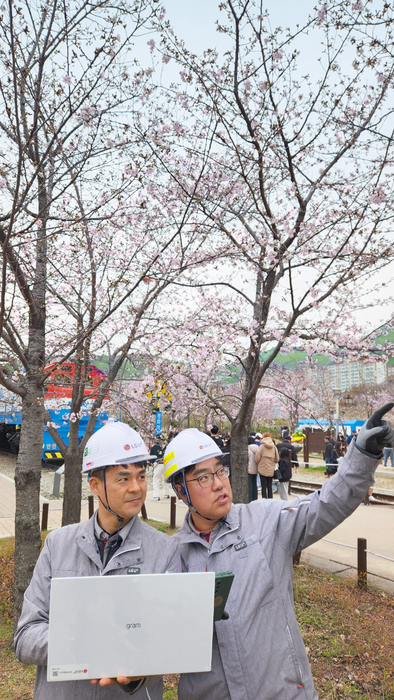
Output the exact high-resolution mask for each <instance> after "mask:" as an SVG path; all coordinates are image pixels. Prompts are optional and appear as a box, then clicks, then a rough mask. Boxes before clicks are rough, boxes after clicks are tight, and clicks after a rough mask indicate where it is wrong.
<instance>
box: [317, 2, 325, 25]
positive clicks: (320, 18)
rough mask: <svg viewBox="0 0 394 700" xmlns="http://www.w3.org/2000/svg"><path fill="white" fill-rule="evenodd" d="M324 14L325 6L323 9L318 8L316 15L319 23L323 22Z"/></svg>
mask: <svg viewBox="0 0 394 700" xmlns="http://www.w3.org/2000/svg"><path fill="white" fill-rule="evenodd" d="M326 12H327V8H326V5H323V7H321V8H320V10H319V12H318V15H317V16H318V19H319V21H320V22H324V20H325V18H326Z"/></svg>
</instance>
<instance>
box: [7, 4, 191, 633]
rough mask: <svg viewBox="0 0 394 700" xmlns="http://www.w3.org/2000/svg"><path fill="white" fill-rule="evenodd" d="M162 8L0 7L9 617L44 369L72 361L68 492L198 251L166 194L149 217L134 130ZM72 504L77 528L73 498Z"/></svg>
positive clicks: (30, 530) (32, 547) (36, 475)
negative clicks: (15, 451) (124, 372)
mask: <svg viewBox="0 0 394 700" xmlns="http://www.w3.org/2000/svg"><path fill="white" fill-rule="evenodd" d="M155 12H156V5H153V9H152V7H151V3H150V2H148V0H138V2H135V3H129V4H127V3H122V2H119V3H116V4H115V5H114V4H112V3H108V2H107V1H106V0H104V1H103V2H99V3H95V4H93V5H92V4H90V3H85V2H83V3H80V4H79V5H78V7H76V6H75V7H74V6H65V5H64V3H63V4H59V3H58V2H53V3H51V4H49V5H48V4H47V5H40V4H39V3H35V2H34V1H33V2H23V3H21V6H20V7H19V6H18V7H16V6H14V5H13V4H12V3H9V4H8V5H7V6H3V7H2V8H1V23H0V66H1V68H0V87H1V89H0V130H1V133H2V142H1V143H2V146H1V149H0V188H1V199H0V243H1V246H2V266H1V288H0V339H1V340H0V343H1V349H2V357H1V363H0V383H1V384H2V385H3V386H4V387H6V388H7V389H8V390H10V391H12V392H14V393H15V394H17V395H18V396H19V397H20V399H21V404H22V415H23V418H22V431H21V442H20V450H19V455H18V460H17V466H16V474H15V482H16V546H15V589H14V593H15V596H14V598H15V621H17V619H18V613H19V610H20V605H21V600H22V595H23V592H24V590H25V588H26V586H27V584H28V582H29V579H30V576H31V573H32V569H33V566H34V563H35V560H36V558H37V556H38V552H39V548H40V532H39V483H40V472H41V451H42V428H43V422H44V420H47V419H48V417H45V413H44V406H43V398H44V387H45V382H46V380H47V373H46V372H45V366H46V364H47V363H49V362H51V361H56V362H57V363H58V365H61V364H62V363H63V362H64V361H66V360H68V359H71V360H73V361H74V362H75V366H76V381H75V383H74V386H73V397H72V405H71V413H72V415H73V416H74V418H75V421H72V422H71V428H70V443H69V446H68V447H66V446H65V445H64V444H62V441H61V438H60V436H59V435H58V434H57V432H56V427H55V426H54V425H52V426H50V428H51V431H52V433H53V435H54V436H55V439H56V440H57V442H58V444H60V445H61V447H62V450H64V452H65V458H66V469H67V475H68V476H67V492H68V494H71V493H72V491H73V484H74V485H75V484H77V483H79V488H80V476H79V469H80V457H81V450H82V449H83V446H84V443H85V442H86V440H87V439H88V437H89V435H90V434H91V432H92V430H93V429H94V422H95V416H96V413H97V411H98V410H99V409H100V405H101V404H102V402H103V399H104V397H105V395H106V392H107V390H108V387H109V386H110V383H111V381H113V379H114V377H115V376H116V372H117V370H118V368H119V366H120V365H121V363H122V361H123V359H124V357H125V356H126V355H127V352H128V350H129V348H130V346H131V344H132V343H135V342H137V341H138V334H139V333H141V332H142V328H141V327H140V323H141V320H142V319H145V317H147V316H148V314H149V313H151V314H152V315H154V309H155V304H156V300H157V298H158V297H159V294H160V293H161V292H163V291H164V290H165V289H166V287H167V285H168V283H169V281H170V279H171V274H175V270H177V271H178V272H179V269H180V268H182V265H183V264H184V260H185V255H187V253H188V252H189V250H191V249H193V253H195V246H194V248H193V236H192V235H190V236H189V238H188V240H187V241H186V243H184V242H183V241H182V242H181V241H180V230H181V229H182V227H183V226H184V225H186V222H187V221H188V214H187V211H185V206H184V202H182V203H181V206H180V209H178V210H177V212H176V215H177V216H178V214H179V216H180V218H181V220H179V221H177V223H178V226H175V228H174V226H173V224H174V216H175V214H174V212H170V211H169V208H170V204H169V200H168V198H167V200H166V202H167V208H165V207H164V209H163V219H162V221H161V222H158V219H157V216H154V211H153V210H152V208H150V206H149V204H150V201H151V200H152V197H151V192H150V190H149V183H152V181H154V180H155V179H156V178H155V176H154V175H153V174H152V178H151V180H150V179H149V177H147V178H146V179H145V180H144V174H146V173H148V172H151V171H150V167H151V166H150V163H149V153H147V152H144V151H143V149H141V144H140V143H138V140H137V138H136V134H135V133H133V129H132V114H133V110H137V109H139V107H140V106H141V104H143V103H144V100H146V94H147V92H148V89H149V88H148V87H147V77H148V76H149V71H148V72H145V71H143V70H141V69H140V68H139V67H138V66H135V65H134V64H133V60H134V59H133V54H132V50H133V42H134V41H137V40H138V37H139V33H140V32H141V33H143V34H144V44H145V42H146V28H148V27H149V23H150V21H151V19H152V16H153V14H154V13H155ZM161 184H162V192H163V193H164V182H163V181H162V183H161ZM155 204H156V205H157V204H158V201H157V199H156V202H155ZM162 204H163V201H161V202H160V205H162ZM180 210H181V213H180ZM164 217H166V218H164ZM155 275H156V276H155ZM150 322H151V323H154V319H153V320H152V319H150ZM147 323H148V321H147ZM119 329H121V330H120V334H119ZM115 332H118V336H117V338H116V339H114V340H113V342H112V352H111V367H110V370H109V372H108V377H107V380H106V382H103V384H102V386H101V387H100V391H99V392H98V394H97V396H96V398H95V402H94V404H93V407H92V411H91V420H90V421H89V424H88V430H87V432H86V435H85V437H84V440H83V442H82V444H81V445H78V415H79V413H80V410H81V409H82V407H83V401H84V386H85V383H86V380H87V374H88V365H89V363H90V361H91V352H92V349H93V348H94V349H101V348H102V347H103V345H104V344H105V343H108V341H109V339H110V338H111V337H112V338H114V334H115ZM77 473H78V476H77ZM76 494H77V496H78V490H77V491H76ZM67 500H68V501H69V504H70V512H69V513H68V514H67V512H66V516H65V517H66V520H67V521H68V522H69V521H72V520H74V519H75V517H76V516H75V498H74V501H73V500H72V498H71V497H70V498H68V499H67V497H66V503H67Z"/></svg>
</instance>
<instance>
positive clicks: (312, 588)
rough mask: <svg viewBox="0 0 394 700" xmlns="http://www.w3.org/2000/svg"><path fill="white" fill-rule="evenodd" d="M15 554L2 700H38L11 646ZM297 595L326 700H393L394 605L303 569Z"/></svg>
mask: <svg viewBox="0 0 394 700" xmlns="http://www.w3.org/2000/svg"><path fill="white" fill-rule="evenodd" d="M149 524H152V525H153V527H157V528H158V529H162V528H163V531H164V532H169V533H170V534H173V532H174V531H172V530H171V528H170V527H169V526H168V525H167V526H163V523H158V522H155V521H149ZM13 549H14V541H13V539H12V538H7V539H6V538H4V539H1V540H0V566H1V567H2V569H1V571H2V576H1V581H0V700H31V698H32V697H33V685H34V675H35V667H34V666H24V665H22V664H20V663H19V662H18V661H17V660H16V659H15V657H14V655H13V652H12V647H11V639H12V622H11V620H12V580H13ZM294 594H295V607H296V615H297V619H298V621H299V624H300V627H301V632H302V635H303V638H304V642H305V646H306V648H307V652H308V656H309V661H310V663H311V667H312V673H313V677H314V681H315V685H316V690H317V694H318V696H319V698H320V700H393V699H394V671H393V663H392V659H393V658H394V635H393V632H392V630H393V629H394V599H393V598H391V597H390V596H389V595H388V594H386V593H383V592H381V591H378V590H376V589H373V588H371V587H369V588H367V589H366V590H359V589H358V587H357V586H356V585H355V584H354V583H353V582H351V581H349V582H346V581H343V580H342V579H339V578H337V577H335V576H332V575H331V574H327V573H324V572H321V571H319V570H318V569H313V568H311V567H308V566H304V565H302V564H301V565H299V566H297V567H296V568H295V572H294ZM177 684H178V676H176V675H171V676H166V677H165V678H164V694H163V700H177V697H178V694H177Z"/></svg>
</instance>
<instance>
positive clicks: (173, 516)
mask: <svg viewBox="0 0 394 700" xmlns="http://www.w3.org/2000/svg"><path fill="white" fill-rule="evenodd" d="M170 526H171V527H172V528H175V527H176V497H175V496H171V506H170Z"/></svg>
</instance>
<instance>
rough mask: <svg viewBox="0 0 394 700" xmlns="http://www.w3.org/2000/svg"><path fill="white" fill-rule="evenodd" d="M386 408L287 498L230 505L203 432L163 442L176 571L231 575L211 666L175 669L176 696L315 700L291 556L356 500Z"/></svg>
mask: <svg viewBox="0 0 394 700" xmlns="http://www.w3.org/2000/svg"><path fill="white" fill-rule="evenodd" d="M393 406H394V403H390V404H386V405H385V406H383V407H382V408H381V409H379V410H378V411H376V412H375V413H374V414H373V416H371V418H369V419H368V421H367V422H366V424H365V425H364V426H363V428H362V429H361V430H360V432H359V434H358V436H357V441H355V440H354V441H353V442H352V443H351V445H349V449H348V451H347V453H346V456H345V457H344V459H343V461H342V463H341V465H340V467H339V468H338V472H337V474H336V475H335V476H334V477H333V478H332V479H330V480H329V481H328V482H327V483H325V484H324V486H323V487H322V488H321V489H320V490H319V491H316V492H315V493H313V494H312V495H311V496H306V497H302V498H297V499H295V500H294V501H279V500H273V499H260V500H257V501H252V502H251V503H249V504H243V503H238V504H236V505H234V504H232V492H231V486H230V480H229V478H228V477H229V469H228V467H226V466H223V464H222V457H223V454H222V453H221V451H220V449H219V448H218V446H217V445H216V443H215V442H214V441H213V440H212V439H211V438H210V437H209V436H207V435H205V434H204V433H201V432H200V431H198V430H196V429H194V428H191V429H187V430H183V431H182V432H181V433H180V434H179V435H178V436H177V437H176V438H175V439H174V440H172V441H171V442H170V443H169V444H168V446H167V448H166V451H165V455H164V466H165V479H166V481H167V482H169V483H171V484H172V486H173V488H174V490H175V491H176V493H177V495H178V497H179V498H180V499H181V500H182V501H183V502H184V503H186V505H187V506H188V508H189V512H188V513H187V515H186V518H185V522H184V524H183V526H182V527H181V529H180V530H179V531H178V532H177V534H176V535H175V536H174V540H177V541H178V546H179V549H180V553H181V559H182V567H183V569H184V570H185V571H215V572H217V573H220V572H226V571H232V572H233V573H234V583H233V586H232V588H231V590H230V594H229V597H228V600H227V603H226V612H227V614H228V616H229V617H228V619H222V620H220V621H219V622H216V623H215V626H214V634H213V650H212V670H211V671H210V672H208V673H194V674H193V673H190V674H184V675H182V676H181V680H180V683H179V689H178V697H179V700H208V699H211V698H214V699H215V700H257V698H262V699H263V698H264V700H279V699H280V700H282V699H283V700H317V695H316V691H315V689H314V685H313V679H312V674H311V669H310V666H309V662H308V657H307V654H306V651H305V647H304V644H303V641H302V637H301V633H300V630H299V627H298V624H297V621H296V618H295V614H294V604H293V587H292V582H293V556H294V555H295V554H297V553H298V552H300V551H301V550H302V549H304V548H305V547H308V546H309V545H311V544H312V543H313V542H316V541H317V540H319V539H320V538H322V537H324V536H325V535H326V534H327V533H328V532H330V530H332V529H333V528H334V527H336V526H337V525H339V523H341V522H342V521H343V520H345V518H347V517H348V516H349V515H350V514H351V513H352V512H353V511H354V510H355V509H356V508H357V506H358V505H359V504H360V503H361V502H362V501H363V499H364V496H365V494H366V493H367V491H368V489H369V487H370V485H371V484H372V481H373V474H374V471H375V469H376V467H377V465H378V463H379V461H380V459H381V456H382V451H383V447H384V446H386V445H391V444H392V443H393V442H394V431H393V430H392V428H391V427H390V423H388V422H387V421H383V420H382V417H383V415H384V414H385V413H386V412H387V411H389V410H390V409H391V408H392V407H393ZM233 466H234V465H233ZM196 605H198V601H196ZM190 634H193V630H192V629H191V630H190Z"/></svg>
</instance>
